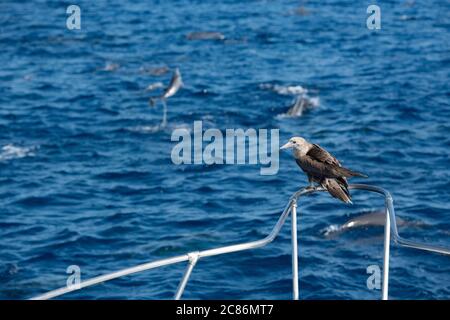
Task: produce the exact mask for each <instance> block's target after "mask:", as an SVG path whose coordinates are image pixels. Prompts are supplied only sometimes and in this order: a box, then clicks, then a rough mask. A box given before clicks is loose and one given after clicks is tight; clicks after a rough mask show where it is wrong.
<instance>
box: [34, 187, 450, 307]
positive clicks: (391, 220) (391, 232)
mask: <svg viewBox="0 0 450 320" xmlns="http://www.w3.org/2000/svg"><path fill="white" fill-rule="evenodd" d="M349 188H350V189H357V190H365V191H369V192H375V193H378V194H381V195H383V196H384V198H385V212H386V222H385V227H384V252H383V282H382V284H383V285H382V290H381V299H383V300H387V299H388V288H389V255H390V240H391V236H392V238H393V240H394V242H395V243H397V244H398V245H400V246H403V247H408V248H414V249H419V250H425V251H430V252H434V253H440V254H444V255H450V249H448V248H442V247H438V246H433V245H428V244H425V243H421V242H416V241H412V240H408V239H404V238H402V237H400V235H399V233H398V229H397V223H396V219H395V211H394V204H393V199H392V196H391V195H390V193H389V192H388V191H387V190H385V189H383V188H380V187H377V186H371V185H366V184H352V185H349ZM320 191H325V190H324V189H323V188H310V187H307V188H301V189H300V190H298V191H297V192H295V193H294V194H293V195H292V197H291V198H290V199H289V202H288V204H287V205H286V207H285V208H284V210H283V212H282V214H281V215H280V217H279V218H278V221H277V223H276V224H275V226H274V227H273V229H272V231H271V232H270V233H269V234H268V235H267V236H266V237H265V238H263V239H261V240H256V241H251V242H245V243H239V244H235V245H229V246H224V247H220V248H215V249H208V250H203V251H193V252H189V253H186V254H183V255H179V256H175V257H172V258H167V259H161V260H157V261H153V262H148V263H144V264H141V265H137V266H134V267H131V268H127V269H123V270H119V271H116V272H112V273H108V274H105V275H101V276H98V277H95V278H91V279H88V280H86V281H82V282H81V283H79V284H76V285H72V286H66V287H62V288H59V289H56V290H53V291H49V292H47V293H44V294H42V295H39V296H36V297H34V298H32V300H47V299H51V298H56V297H59V296H61V295H64V294H66V293H69V292H73V291H77V290H81V289H83V288H86V287H90V286H93V285H95V284H99V283H102V282H106V281H109V280H113V279H117V278H120V277H123V276H127V275H130V274H134V273H138V272H143V271H146V270H150V269H155V268H159V267H163V266H167V265H171V264H175V263H181V262H186V261H187V267H186V271H185V272H184V274H183V277H182V279H181V281H180V283H179V285H178V288H177V291H176V293H175V296H174V299H175V300H178V299H181V297H182V295H183V292H184V290H185V288H186V285H187V283H188V281H189V278H190V276H191V274H192V271H193V270H194V268H195V266H196V264H197V262H198V261H199V260H200V259H202V258H205V257H212V256H217V255H222V254H226V253H233V252H238V251H243V250H249V249H256V248H260V247H263V246H265V245H267V244H269V243H271V242H272V241H273V240H274V239H275V238H276V236H277V235H278V234H279V233H280V230H281V228H282V226H283V225H284V223H285V221H286V219H287V217H288V216H289V215H291V241H292V295H293V299H294V300H298V298H299V288H298V245H297V241H298V240H297V203H298V199H299V198H300V197H302V196H304V195H307V194H310V193H314V192H320Z"/></svg>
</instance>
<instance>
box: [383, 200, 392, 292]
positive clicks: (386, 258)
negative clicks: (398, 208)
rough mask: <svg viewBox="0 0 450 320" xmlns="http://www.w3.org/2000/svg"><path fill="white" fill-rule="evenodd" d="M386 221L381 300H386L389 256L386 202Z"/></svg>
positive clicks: (389, 239) (389, 224)
mask: <svg viewBox="0 0 450 320" xmlns="http://www.w3.org/2000/svg"><path fill="white" fill-rule="evenodd" d="M385 212H386V218H385V219H386V222H385V224H384V254H383V288H382V292H381V300H388V291H389V256H390V245H391V220H390V217H389V208H388V206H387V202H386V208H385Z"/></svg>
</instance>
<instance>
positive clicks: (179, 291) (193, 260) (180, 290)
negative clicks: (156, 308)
mask: <svg viewBox="0 0 450 320" xmlns="http://www.w3.org/2000/svg"><path fill="white" fill-rule="evenodd" d="M188 256H189V262H188V266H187V268H186V271H185V272H184V275H183V279H181V281H180V284H179V285H178V289H177V292H176V293H175V297H174V299H175V300H180V298H181V296H182V295H183V292H184V289H185V288H186V284H187V282H188V280H189V277H190V276H191V273H192V270H194V267H195V265H196V264H197V261H198V259H199V257H200V252H198V251H196V252H191V253H188Z"/></svg>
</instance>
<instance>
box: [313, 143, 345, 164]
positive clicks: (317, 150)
mask: <svg viewBox="0 0 450 320" xmlns="http://www.w3.org/2000/svg"><path fill="white" fill-rule="evenodd" d="M306 155H307V156H309V157H311V158H312V159H314V160H317V161H319V162H323V163H327V164H332V165H336V166H340V165H341V164H340V163H339V160H338V159H336V158H335V157H333V156H332V155H331V153H329V152H328V151H327V150H325V149H323V148H322V147H320V146H319V145H318V144H313V146H312V148H311V149H310V150H309V151H308V152H307V153H306Z"/></svg>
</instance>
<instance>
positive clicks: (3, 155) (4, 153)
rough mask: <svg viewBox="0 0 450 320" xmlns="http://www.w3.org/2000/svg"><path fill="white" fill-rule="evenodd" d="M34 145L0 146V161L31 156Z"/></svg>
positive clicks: (34, 148)
mask: <svg viewBox="0 0 450 320" xmlns="http://www.w3.org/2000/svg"><path fill="white" fill-rule="evenodd" d="M35 150H36V147H19V146H15V145H13V144H7V145H5V146H3V147H2V148H1V152H0V161H6V160H12V159H19V158H25V157H32V156H34V155H35V153H34V151H35Z"/></svg>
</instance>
